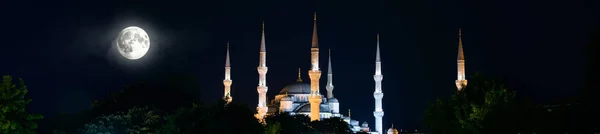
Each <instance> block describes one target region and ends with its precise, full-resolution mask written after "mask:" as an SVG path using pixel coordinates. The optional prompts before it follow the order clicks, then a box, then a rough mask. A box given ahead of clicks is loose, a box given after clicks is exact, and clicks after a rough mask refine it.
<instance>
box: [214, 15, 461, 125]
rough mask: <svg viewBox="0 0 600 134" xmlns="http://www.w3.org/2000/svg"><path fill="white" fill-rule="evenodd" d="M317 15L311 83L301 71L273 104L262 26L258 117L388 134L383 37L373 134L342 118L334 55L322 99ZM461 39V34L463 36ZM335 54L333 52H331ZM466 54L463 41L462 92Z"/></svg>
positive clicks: (227, 87)
mask: <svg viewBox="0 0 600 134" xmlns="http://www.w3.org/2000/svg"><path fill="white" fill-rule="evenodd" d="M316 20H317V19H316V13H315V16H314V24H313V25H314V27H313V36H312V44H311V46H312V47H311V68H310V70H309V71H308V75H309V78H310V80H309V83H305V82H304V81H303V80H302V79H301V75H302V73H301V70H300V69H298V79H297V80H296V82H295V83H293V84H290V85H287V86H285V87H284V88H283V89H281V90H280V91H279V94H277V95H276V96H275V98H274V99H273V100H271V101H270V102H268V103H267V96H266V93H267V91H268V87H267V81H266V74H267V71H268V67H267V64H266V55H267V51H266V46H265V31H264V23H263V25H262V33H261V43H260V51H259V53H260V55H259V56H260V60H259V64H258V67H257V71H258V76H259V80H258V87H257V92H258V98H259V99H258V105H257V107H256V110H257V113H256V114H255V117H256V118H257V119H259V120H262V119H263V118H264V117H265V116H267V115H272V114H276V113H289V114H290V115H298V114H301V115H307V116H308V117H310V119H311V121H315V120H321V119H326V118H331V117H339V118H342V119H343V120H344V121H345V122H347V123H348V124H349V125H350V129H351V130H352V131H353V132H369V133H374V134H384V133H385V132H386V131H384V130H383V127H382V118H383V115H384V114H383V113H384V112H383V107H382V105H383V104H382V99H383V91H382V89H381V81H382V80H383V75H382V73H381V58H380V52H379V34H378V35H377V48H376V55H375V74H374V75H373V78H374V80H375V89H374V93H373V97H374V99H375V107H374V108H375V109H374V111H373V116H374V117H375V128H374V131H371V129H370V128H369V125H368V124H367V122H363V123H362V124H359V121H357V120H353V119H351V116H350V110H348V115H347V116H346V115H342V114H341V113H340V109H339V106H340V102H339V100H337V99H336V98H335V97H334V95H333V89H334V86H333V80H332V78H333V73H332V65H331V54H329V58H328V66H327V83H326V86H325V89H326V91H327V96H324V95H322V94H321V93H320V92H319V91H320V89H319V87H320V86H319V80H320V78H321V70H320V66H319V43H318V36H317V22H316ZM459 36H460V32H459ZM227 46H228V48H227V55H226V62H225V79H224V80H223V85H224V91H225V92H224V96H223V99H224V100H225V101H226V102H228V103H229V102H231V101H232V96H231V92H230V89H231V84H232V80H231V76H230V75H231V73H230V70H231V66H230V63H229V44H228V45H227ZM329 53H331V51H329ZM462 53H463V51H462V40H461V39H460V38H459V54H458V55H459V56H458V63H457V64H458V78H457V80H456V86H457V88H458V90H461V89H462V88H463V87H464V86H465V85H466V83H467V81H466V80H465V77H464V76H465V75H464V56H463V54H462ZM387 133H388V134H398V131H397V130H396V129H395V128H394V127H393V125H392V127H391V128H389V129H388V131H387Z"/></svg>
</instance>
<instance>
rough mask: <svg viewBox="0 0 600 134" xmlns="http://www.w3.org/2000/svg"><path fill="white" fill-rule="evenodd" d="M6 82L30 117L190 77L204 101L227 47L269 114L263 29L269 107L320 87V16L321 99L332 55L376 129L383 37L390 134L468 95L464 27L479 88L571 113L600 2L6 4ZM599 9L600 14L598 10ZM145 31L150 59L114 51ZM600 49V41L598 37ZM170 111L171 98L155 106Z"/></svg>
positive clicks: (236, 95)
mask: <svg viewBox="0 0 600 134" xmlns="http://www.w3.org/2000/svg"><path fill="white" fill-rule="evenodd" d="M0 5H1V6H0V7H1V8H0V12H1V13H0V15H1V18H2V19H1V20H2V21H1V22H0V24H1V25H0V27H1V28H0V29H1V31H2V32H1V33H2V36H1V37H0V38H3V39H2V42H1V43H0V44H1V45H0V57H2V60H1V62H0V74H3V75H5V74H8V75H12V76H13V77H18V78H23V79H24V80H25V82H26V84H27V85H28V88H29V96H30V97H32V98H33V101H32V103H30V110H31V111H32V112H36V113H42V114H44V115H46V116H53V115H55V114H56V113H59V112H77V111H80V110H83V109H87V108H89V107H90V106H91V103H92V102H93V100H96V99H104V98H106V97H108V93H111V92H116V91H119V90H120V89H121V88H122V87H123V86H124V85H126V84H131V83H135V82H138V81H141V80H144V79H148V78H153V79H159V78H160V77H161V75H157V74H168V73H175V74H188V75H190V76H192V78H193V80H194V81H196V82H197V84H198V85H199V87H200V88H199V89H198V90H199V91H201V96H202V99H203V100H205V101H214V100H217V99H219V98H220V97H221V96H222V93H223V84H222V80H223V77H224V76H223V74H224V68H223V67H224V63H225V49H226V42H227V41H229V42H230V45H231V64H232V79H233V85H232V96H233V101H235V102H241V103H246V104H248V105H249V106H250V108H254V107H255V106H256V104H257V102H258V97H257V92H256V86H257V84H258V73H257V71H256V67H257V66H258V58H259V57H258V51H259V48H260V32H261V31H260V30H261V21H264V22H265V30H266V31H265V34H266V46H267V66H268V67H269V71H268V74H267V84H268V86H269V91H268V94H267V96H268V97H269V99H272V98H273V97H274V95H275V94H277V93H278V92H279V90H280V89H281V88H283V87H284V86H285V85H287V84H290V83H293V82H295V80H296V76H297V68H302V75H303V76H302V78H303V79H304V80H305V81H307V80H308V74H307V71H308V68H309V67H310V43H311V36H312V35H311V34H312V27H313V12H317V26H318V35H319V45H320V49H321V57H320V61H321V63H320V64H321V66H320V68H321V70H323V77H322V78H321V85H322V86H321V93H323V94H324V93H326V92H325V87H324V85H325V82H326V77H325V76H326V75H325V73H326V71H325V70H326V69H327V63H326V61H327V49H329V48H330V49H331V50H332V54H331V55H332V62H333V72H334V76H333V77H334V85H335V89H334V94H335V96H336V98H338V99H339V100H340V103H341V104H340V109H341V111H342V113H343V114H345V115H347V109H352V117H353V118H354V119H357V120H359V121H361V122H362V121H367V122H368V123H369V125H370V126H374V117H373V114H372V112H373V110H374V99H373V91H374V81H373V74H374V71H375V64H374V61H375V49H376V34H377V33H380V36H381V41H380V44H381V57H382V64H383V67H382V69H383V75H384V79H383V92H384V94H385V96H384V98H383V104H384V111H385V116H384V117H383V118H384V128H386V129H387V128H389V127H390V124H392V123H395V126H396V127H397V128H404V129H406V128H410V129H413V128H418V127H422V118H423V112H424V110H425V108H426V107H427V105H428V104H429V103H431V102H433V101H434V100H435V99H436V98H437V97H448V96H450V94H451V93H453V92H454V91H455V90H456V87H455V84H454V80H455V79H456V56H457V46H458V44H457V42H458V39H457V37H458V35H457V29H458V28H462V29H463V41H464V51H465V58H466V71H467V78H469V76H470V75H472V74H474V73H475V72H481V73H483V74H484V75H486V76H488V77H491V78H494V79H496V80H499V81H502V82H503V83H504V84H506V86H507V87H509V88H511V89H513V90H516V91H517V94H518V95H519V96H520V98H528V99H531V100H532V101H533V102H535V103H538V104H552V103H559V102H561V101H563V100H567V99H569V98H572V97H574V96H576V95H578V90H579V89H580V88H583V75H584V72H583V68H584V64H585V60H583V59H584V58H585V55H584V54H583V53H584V46H585V45H586V44H587V43H588V42H589V40H590V39H591V38H593V37H590V36H589V33H590V31H591V30H592V29H597V28H598V23H600V21H598V20H599V17H598V16H599V15H600V14H598V13H599V12H598V8H597V7H600V5H599V4H598V2H597V1H591V0H590V1H578V0H575V1H560V2H559V1H541V0H538V1H532V0H484V1H481V0H389V1H378V0H370V1H352V0H351V1H348V0H328V1H304V0H270V1H246V0H239V1H238V0H226V1H204V2H201V1H196V2H192V1H173V0H167V1H86V2H79V1H58V2H57V1H18V2H17V1H5V2H2V4H0ZM594 8H596V9H594ZM131 25H135V26H139V27H141V28H143V29H145V30H146V31H147V32H148V34H149V36H150V38H151V48H150V51H149V52H148V54H147V55H146V56H145V57H144V58H142V59H140V60H137V61H129V60H125V58H123V57H122V56H120V55H118V54H117V53H115V50H114V48H113V46H112V45H113V44H112V42H113V41H114V40H115V39H116V37H117V35H118V33H119V32H120V30H122V29H123V28H125V27H127V26H131ZM595 38H599V37H595ZM156 99H168V98H156Z"/></svg>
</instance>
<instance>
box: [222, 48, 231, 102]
mask: <svg viewBox="0 0 600 134" xmlns="http://www.w3.org/2000/svg"><path fill="white" fill-rule="evenodd" d="M231 84H232V81H231V64H230V63H229V41H227V55H226V56H225V79H224V80H223V85H224V87H225V93H224V94H223V100H225V102H227V104H229V103H231V100H232V99H233V98H232V97H231Z"/></svg>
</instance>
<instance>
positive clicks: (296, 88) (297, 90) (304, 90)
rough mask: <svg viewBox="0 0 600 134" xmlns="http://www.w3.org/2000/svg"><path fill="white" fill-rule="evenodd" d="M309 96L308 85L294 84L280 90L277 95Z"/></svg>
mask: <svg viewBox="0 0 600 134" xmlns="http://www.w3.org/2000/svg"><path fill="white" fill-rule="evenodd" d="M286 93H287V94H310V84H308V83H302V82H296V83H293V84H290V85H287V86H285V87H283V89H281V91H280V92H279V94H286Z"/></svg>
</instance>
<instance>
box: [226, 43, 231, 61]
mask: <svg viewBox="0 0 600 134" xmlns="http://www.w3.org/2000/svg"><path fill="white" fill-rule="evenodd" d="M230 66H231V64H230V63H229V41H227V56H226V58H225V67H230Z"/></svg>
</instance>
